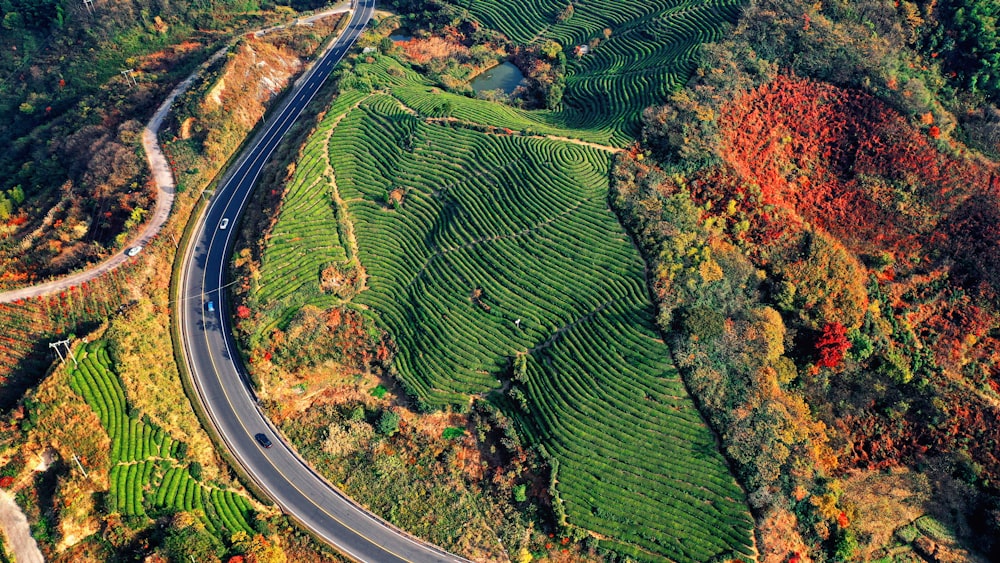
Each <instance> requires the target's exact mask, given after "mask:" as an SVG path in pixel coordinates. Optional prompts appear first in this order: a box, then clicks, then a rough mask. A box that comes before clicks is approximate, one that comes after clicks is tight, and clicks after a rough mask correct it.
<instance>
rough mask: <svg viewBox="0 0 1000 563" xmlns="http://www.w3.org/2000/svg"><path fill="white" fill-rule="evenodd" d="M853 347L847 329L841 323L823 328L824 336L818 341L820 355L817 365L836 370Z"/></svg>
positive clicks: (830, 324)
mask: <svg viewBox="0 0 1000 563" xmlns="http://www.w3.org/2000/svg"><path fill="white" fill-rule="evenodd" d="M850 347H851V341H850V340H848V339H847V329H845V328H844V325H842V324H840V323H836V322H834V323H829V324H827V325H826V326H825V327H823V336H820V337H819V340H817V341H816V351H817V352H818V353H819V361H818V362H817V365H818V366H820V367H824V368H834V367H837V366H838V365H840V362H842V361H844V353H845V352H847V350H848V349H849V348H850Z"/></svg>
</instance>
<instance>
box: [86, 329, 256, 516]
mask: <svg viewBox="0 0 1000 563" xmlns="http://www.w3.org/2000/svg"><path fill="white" fill-rule="evenodd" d="M76 358H77V362H78V364H77V366H76V367H74V368H72V369H71V373H70V388H71V389H72V390H73V391H75V392H76V393H77V394H78V395H80V396H81V397H83V399H84V401H85V402H86V403H87V405H89V406H90V408H91V409H93V410H94V412H95V413H97V416H98V418H99V419H100V420H101V426H103V427H104V430H105V431H106V432H107V433H108V436H109V437H110V438H111V463H112V467H111V472H110V474H109V479H108V481H109V483H110V490H109V491H108V505H109V506H110V507H112V510H114V511H115V512H119V513H121V514H123V515H126V516H137V517H148V516H149V515H150V514H151V513H163V512H164V511H167V512H172V511H197V512H198V514H199V515H200V516H201V519H202V521H203V522H204V523H205V525H206V527H208V528H209V529H210V530H213V531H217V530H219V529H220V528H225V529H226V530H228V531H229V532H236V531H240V530H243V531H246V532H247V533H253V529H252V528H251V526H250V522H252V521H253V516H252V513H251V508H250V504H249V503H248V501H247V500H246V499H245V498H243V497H242V496H239V495H236V494H234V493H233V492H232V491H221V490H219V489H214V488H210V487H208V486H206V485H204V484H202V483H201V482H199V481H198V480H197V479H196V476H197V475H195V476H193V475H192V467H191V465H187V464H185V463H184V462H183V458H184V452H185V450H186V447H185V446H186V445H185V444H184V443H182V442H178V441H175V440H174V439H173V438H171V437H170V435H168V434H167V433H166V432H164V431H163V429H162V428H159V427H157V426H155V425H154V424H152V423H151V422H149V421H148V419H145V418H143V419H139V418H137V416H136V415H135V414H134V412H132V411H130V409H129V407H128V404H127V402H126V399H125V389H124V387H123V386H122V383H121V380H120V379H119V378H118V375H117V374H115V372H114V369H113V367H112V362H111V359H110V358H109V357H108V352H107V348H106V347H105V344H104V342H103V341H98V342H93V343H90V344H87V345H86V346H82V347H80V348H79V350H78V351H77V354H76ZM199 473H200V472H199ZM216 493H218V494H216Z"/></svg>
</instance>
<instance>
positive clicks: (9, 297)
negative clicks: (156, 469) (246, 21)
mask: <svg viewBox="0 0 1000 563" xmlns="http://www.w3.org/2000/svg"><path fill="white" fill-rule="evenodd" d="M349 10H350V5H349V3H347V2H343V3H341V4H339V5H337V6H335V7H333V8H330V9H329V10H325V11H323V12H319V13H317V14H314V15H312V16H309V17H307V18H304V19H302V20H296V21H295V22H292V23H290V24H284V25H279V26H274V27H271V28H268V29H264V30H260V31H257V32H254V33H255V34H256V35H263V34H265V33H268V32H271V31H274V30H277V29H281V28H284V27H288V26H290V25H299V24H301V23H310V22H313V21H315V20H318V19H321V18H324V17H326V16H330V15H333V14H339V13H345V12H348V11H349ZM229 48H230V46H229V45H227V46H226V47H223V48H221V49H219V50H218V51H216V52H215V53H214V54H213V55H212V56H211V57H209V58H208V60H206V61H205V62H204V63H202V64H201V66H199V67H198V68H197V69H196V70H195V71H194V72H192V73H191V74H190V75H189V76H188V77H187V78H185V79H184V81H183V82H181V83H180V84H178V85H177V86H176V87H174V89H173V90H172V91H171V92H170V95H168V96H167V98H166V99H165V100H164V101H163V103H162V104H160V107H159V108H157V110H156V113H154V114H153V117H152V118H150V120H149V123H148V124H146V128H145V129H144V130H143V132H142V148H143V150H144V151H145V153H146V161H147V162H148V163H149V169H150V174H151V175H152V177H153V182H154V183H155V184H156V207H155V208H154V210H153V214H152V217H151V218H150V220H149V223H147V224H146V226H145V228H143V230H142V232H141V233H139V236H137V237H135V238H134V239H133V240H131V241H130V242H129V244H127V245H126V248H132V247H135V246H144V245H146V244H148V243H149V242H150V241H152V240H153V238H154V237H156V235H157V234H159V232H160V229H162V228H163V225H165V224H166V222H167V219H168V218H169V217H170V211H171V209H172V208H173V205H174V196H175V194H176V184H175V183H174V176H173V174H172V173H171V171H170V163H169V162H168V161H167V159H166V157H165V156H164V155H163V150H162V149H161V148H160V144H159V140H158V139H157V134H158V133H159V131H160V126H161V125H162V124H163V121H164V119H166V117H167V114H169V113H170V109H171V108H172V107H173V103H174V100H176V99H177V97H178V96H180V95H181V94H183V93H184V92H185V91H187V89H188V88H190V87H191V85H192V84H194V82H195V80H197V79H198V77H200V76H201V73H202V72H204V71H205V70H206V69H207V68H209V67H210V66H211V65H212V64H213V63H215V62H216V61H218V60H219V59H221V58H222V57H223V56H225V54H226V53H227V52H228V51H229ZM130 259H132V257H130V256H127V255H126V254H125V251H124V250H122V251H120V252H118V253H117V254H115V255H113V256H111V257H110V258H108V259H106V260H104V261H103V262H99V263H97V264H95V265H94V266H93V267H91V268H88V269H86V270H83V271H81V272H77V273H74V274H70V275H67V276H63V277H61V278H57V279H54V280H51V281H47V282H43V283H38V284H35V285H31V286H28V287H24V288H21V289H14V290H10V291H5V292H0V303H11V302H14V301H18V300H20V299H34V298H36V297H40V296H43V295H48V294H50V293H56V292H59V291H65V290H68V289H69V288H71V287H73V286H78V285H81V284H83V283H84V282H89V281H91V280H93V279H94V278H97V277H98V276H101V275H104V274H106V273H107V272H110V271H112V270H114V269H115V268H118V267H119V266H121V265H122V264H124V263H125V262H127V261H129V260H130ZM137 259H138V258H137Z"/></svg>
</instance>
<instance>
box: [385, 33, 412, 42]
mask: <svg viewBox="0 0 1000 563" xmlns="http://www.w3.org/2000/svg"><path fill="white" fill-rule="evenodd" d="M389 39H392V40H393V41H395V42H397V43H401V42H404V41H409V40H410V39H413V36H411V35H404V34H402V33H393V34H392V35H390V36H389Z"/></svg>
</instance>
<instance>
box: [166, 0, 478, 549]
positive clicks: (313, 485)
mask: <svg viewBox="0 0 1000 563" xmlns="http://www.w3.org/2000/svg"><path fill="white" fill-rule="evenodd" d="M358 4H359V5H358V7H357V9H356V10H355V11H354V12H353V13H352V15H351V21H350V24H349V26H348V27H347V29H346V30H345V31H344V33H343V34H342V35H341V36H340V38H339V39H338V40H337V42H336V43H335V44H334V45H333V46H332V47H331V48H330V49H329V50H328V51H327V52H326V53H325V54H324V55H322V57H321V58H320V59H319V60H318V61H317V62H316V63H315V64H314V65H313V67H312V69H310V70H309V71H308V72H307V73H306V74H305V75H303V77H302V78H301V79H300V80H299V81H298V83H297V84H296V86H295V89H294V90H292V91H291V94H290V96H289V98H288V99H287V101H286V102H285V105H284V106H283V107H282V108H281V109H280V111H278V112H276V113H275V115H274V116H273V117H272V118H271V119H270V120H269V122H268V123H267V124H266V125H265V129H264V132H263V133H262V134H261V135H259V136H258V138H257V140H256V143H255V144H253V145H251V147H250V149H249V150H248V151H247V152H246V153H245V155H244V157H242V158H241V159H240V160H239V161H238V162H237V164H236V168H235V170H233V171H232V172H230V173H229V174H228V179H227V180H225V181H224V182H223V183H222V184H221V185H220V187H219V188H218V189H217V190H216V193H215V195H214V196H213V197H212V200H211V202H210V203H209V205H208V208H207V211H206V212H205V213H204V214H203V216H202V219H201V221H200V225H199V226H198V227H197V229H196V231H195V233H194V237H193V239H192V242H191V244H190V246H189V247H188V248H187V249H185V250H184V252H185V255H184V264H183V271H182V273H181V287H180V295H181V302H180V303H179V304H178V310H179V311H180V315H179V319H180V334H181V341H182V346H183V348H184V353H185V356H186V359H187V363H188V366H189V369H190V372H191V374H192V377H193V379H194V383H195V386H196V387H197V390H198V393H199V396H200V398H201V402H202V404H203V405H204V407H205V409H206V411H207V412H208V414H209V416H210V417H211V419H212V422H213V423H214V425H215V427H216V429H217V430H218V431H219V434H220V435H221V436H222V438H223V440H224V441H225V442H226V445H227V446H228V448H229V450H230V452H232V454H233V456H234V457H235V458H236V460H237V461H238V462H239V463H240V464H241V465H242V466H243V468H244V469H245V470H246V472H247V473H248V474H249V475H250V476H251V477H252V478H253V479H254V481H256V483H257V484H258V485H259V486H260V488H261V489H263V490H264V491H265V492H266V493H267V494H268V495H269V496H270V497H271V498H272V499H274V501H275V502H276V503H277V504H278V505H279V506H280V507H281V508H282V510H284V511H285V513H287V514H289V515H291V516H293V517H294V518H295V519H296V520H298V521H299V522H300V523H302V524H303V525H304V526H306V527H307V528H308V529H310V530H311V531H312V532H313V533H315V534H316V535H318V536H319V537H320V538H322V539H324V540H325V541H327V542H328V543H330V544H331V545H333V546H335V547H336V548H337V549H339V550H341V551H342V552H343V553H345V554H347V555H348V556H350V557H351V558H353V559H356V560H358V561H363V562H365V563H396V562H413V563H418V562H419V563H424V562H449V563H451V562H459V561H465V560H464V559H461V558H459V557H456V556H453V555H450V554H448V553H447V552H445V551H443V550H441V549H439V548H436V547H434V546H431V545H429V544H426V543H423V542H420V541H418V540H416V539H414V538H412V537H411V536H408V535H406V534H405V533H403V532H401V531H399V530H397V529H395V528H393V527H391V526H390V525H389V524H387V523H385V522H383V521H382V520H379V519H378V518H376V517H375V516H373V515H372V514H370V513H368V512H367V511H365V510H363V509H362V508H360V507H359V506H358V505H356V504H354V503H353V502H352V501H351V500H350V499H348V498H346V497H345V496H344V495H343V494H342V493H340V492H339V491H337V490H336V489H335V488H333V487H332V486H331V485H330V484H329V483H327V482H326V481H325V480H323V479H322V478H321V477H320V476H319V475H317V474H316V473H315V472H313V471H312V470H311V469H310V468H309V467H308V466H307V465H306V464H305V463H304V462H303V461H302V459H301V458H299V456H298V454H297V453H296V452H295V451H294V450H292V449H291V448H290V447H289V446H288V445H287V444H285V443H284V442H283V441H282V440H281V439H279V438H278V435H277V434H276V433H275V430H274V428H273V427H272V426H271V424H270V422H269V421H268V420H267V417H265V416H264V414H263V412H262V411H261V410H260V408H259V407H258V405H257V403H256V400H255V398H254V396H253V392H252V391H251V390H250V387H249V386H248V385H247V384H246V383H245V382H246V378H245V377H243V375H242V372H241V370H242V365H241V363H240V362H241V361H240V359H239V356H238V355H237V354H236V351H235V350H236V348H235V345H234V343H233V338H232V330H231V328H230V326H229V325H228V323H229V318H230V317H229V315H228V311H227V305H226V299H225V297H224V295H223V289H225V285H224V278H225V271H226V265H227V263H228V259H229V256H230V253H231V252H232V245H233V238H234V235H235V233H236V232H237V230H238V229H237V228H236V227H237V223H238V220H239V216H240V214H241V213H242V212H243V209H244V206H245V205H246V204H247V201H248V199H249V196H250V193H251V190H252V189H253V186H254V183H255V182H256V180H257V177H258V175H259V174H260V171H261V169H262V168H263V166H264V164H265V163H266V162H267V160H268V158H269V157H270V156H271V153H272V152H273V151H274V149H275V148H276V147H277V146H278V144H279V143H280V141H281V139H282V137H283V136H284V135H285V133H287V132H288V130H289V128H290V127H291V126H292V124H293V123H294V122H295V120H296V119H297V118H298V116H299V114H300V113H301V112H302V110H303V108H305V107H306V105H307V104H308V103H309V102H310V101H311V100H312V98H313V96H315V95H316V92H317V91H318V90H319V89H320V87H321V86H322V85H323V83H324V82H325V81H326V79H327V77H328V76H329V74H330V72H331V71H332V70H333V69H334V67H335V66H336V65H337V64H338V63H339V62H340V60H341V59H342V58H343V57H344V55H345V54H346V52H347V51H348V49H350V47H351V46H352V45H353V44H354V42H355V40H356V39H357V37H358V35H359V34H360V33H361V31H362V30H363V29H364V27H365V25H366V24H367V23H368V20H369V19H370V18H371V16H372V12H373V11H374V9H375V2H374V0H358ZM209 302H212V303H213V305H214V307H213V308H214V311H209V307H208V303H209ZM257 433H264V434H266V435H267V436H269V437H270V439H271V441H272V442H273V443H274V446H273V447H272V448H269V449H264V448H262V447H260V446H259V445H258V444H257V442H256V441H255V440H254V435H255V434H257Z"/></svg>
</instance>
